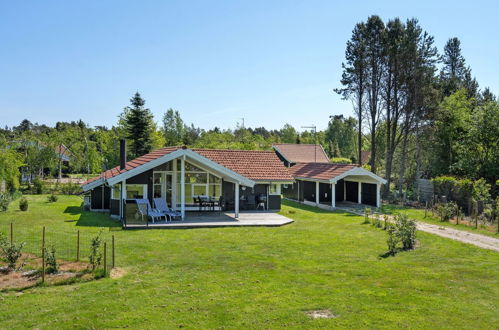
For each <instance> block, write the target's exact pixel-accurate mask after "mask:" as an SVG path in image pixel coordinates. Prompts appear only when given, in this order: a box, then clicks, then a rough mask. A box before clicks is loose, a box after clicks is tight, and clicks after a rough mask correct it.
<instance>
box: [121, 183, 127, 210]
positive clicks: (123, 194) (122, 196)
mask: <svg viewBox="0 0 499 330" xmlns="http://www.w3.org/2000/svg"><path fill="white" fill-rule="evenodd" d="M125 199H126V180H123V181H121V192H120V219H121V220H123V219H124V218H125V215H124V208H125Z"/></svg>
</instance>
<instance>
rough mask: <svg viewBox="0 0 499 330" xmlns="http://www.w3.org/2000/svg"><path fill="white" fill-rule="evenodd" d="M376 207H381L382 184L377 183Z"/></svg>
mask: <svg viewBox="0 0 499 330" xmlns="http://www.w3.org/2000/svg"><path fill="white" fill-rule="evenodd" d="M376 207H381V184H379V183H376Z"/></svg>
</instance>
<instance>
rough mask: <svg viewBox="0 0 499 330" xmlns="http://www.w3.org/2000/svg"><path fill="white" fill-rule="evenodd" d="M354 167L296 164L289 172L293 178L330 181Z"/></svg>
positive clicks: (345, 165)
mask: <svg viewBox="0 0 499 330" xmlns="http://www.w3.org/2000/svg"><path fill="white" fill-rule="evenodd" d="M356 167H357V165H353V164H334V163H297V164H296V165H294V166H292V167H290V168H289V171H290V172H291V175H292V176H293V177H295V178H306V179H316V180H331V179H333V178H335V177H337V176H339V175H340V174H343V173H345V172H347V171H349V170H351V169H353V168H356Z"/></svg>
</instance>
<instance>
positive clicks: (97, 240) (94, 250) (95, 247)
mask: <svg viewBox="0 0 499 330" xmlns="http://www.w3.org/2000/svg"><path fill="white" fill-rule="evenodd" d="M101 233H102V232H99V234H98V235H97V236H95V237H94V238H92V240H91V242H90V256H89V257H88V259H89V262H90V265H91V266H92V270H93V271H94V270H95V269H96V268H97V267H98V266H99V265H100V263H101V261H102V252H101V250H100V246H101V243H102V240H101V237H100V235H101Z"/></svg>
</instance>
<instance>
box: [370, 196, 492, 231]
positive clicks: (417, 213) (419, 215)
mask: <svg viewBox="0 0 499 330" xmlns="http://www.w3.org/2000/svg"><path fill="white" fill-rule="evenodd" d="M380 211H381V212H382V213H385V214H400V213H404V214H407V215H408V216H409V218H411V219H414V220H417V221H421V222H427V223H431V224H434V225H439V226H446V227H452V228H455V229H459V230H466V231H469V232H473V233H476V234H482V235H487V236H491V237H497V238H499V234H498V233H497V227H494V228H489V229H487V228H484V227H482V226H481V225H480V223H479V225H478V228H475V227H472V226H468V225H466V224H461V223H460V224H455V223H451V222H447V221H440V218H439V216H438V215H437V214H434V215H432V213H431V211H430V210H428V212H426V216H425V210H424V209H416V208H412V207H406V206H400V205H392V204H384V205H383V206H382V207H381V210H380ZM496 225H497V224H496Z"/></svg>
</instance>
